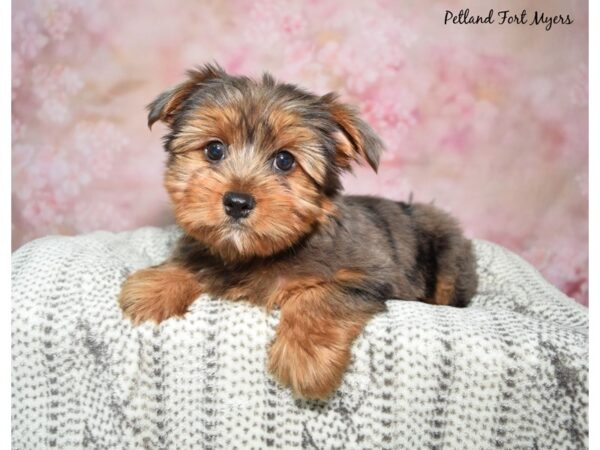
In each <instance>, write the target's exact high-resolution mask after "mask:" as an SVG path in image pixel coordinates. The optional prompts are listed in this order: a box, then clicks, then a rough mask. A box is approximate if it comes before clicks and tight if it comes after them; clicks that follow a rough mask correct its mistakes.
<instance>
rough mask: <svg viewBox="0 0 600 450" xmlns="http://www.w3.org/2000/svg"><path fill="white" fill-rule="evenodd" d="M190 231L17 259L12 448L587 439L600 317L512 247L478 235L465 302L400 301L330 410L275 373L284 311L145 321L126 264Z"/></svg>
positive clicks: (33, 250) (28, 253)
mask: <svg viewBox="0 0 600 450" xmlns="http://www.w3.org/2000/svg"><path fill="white" fill-rule="evenodd" d="M179 233H180V231H179V230H178V229H177V228H175V227H169V228H164V229H160V228H142V229H139V230H136V231H132V232H125V233H116V234H113V233H108V232H97V233H93V234H89V235H85V236H77V237H56V236H54V237H47V238H44V239H39V240H36V241H33V242H31V243H29V244H27V245H25V246H24V247H22V248H20V249H19V250H18V251H17V252H15V253H14V254H13V263H12V363H13V364H12V442H13V448H14V449H34V448H48V447H55V448H61V449H69V448H85V447H93V448H103V449H133V448H148V449H154V448H156V449H187V448H211V449H212V448H214V449H217V448H219V449H235V448H240V449H251V448H268V447H270V448H275V449H292V448H308V449H354V448H365V449H375V448H377V449H398V448H408V449H421V448H442V447H443V448H445V449H448V448H449V449H453V448H455V449H471V448H472V449H486V448H496V447H498V448H511V449H512V448H544V449H571V448H573V449H575V448H585V447H587V435H588V424H587V418H588V313H587V309H586V308H585V307H583V306H580V305H578V304H577V303H575V302H574V301H573V300H571V299H569V298H568V297H566V296H565V295H563V294H562V293H561V292H559V291H558V290H557V289H555V288H554V287H552V286H551V285H550V284H548V283H547V282H546V281H545V280H544V279H543V278H542V277H541V276H540V275H539V273H538V272H537V271H536V270H535V269H534V268H532V267H531V266H530V265H529V264H527V263H526V262H524V261H523V260H522V259H520V258H519V257H518V256H516V255H514V254H512V253H510V252H509V251H507V250H505V249H503V248H501V247H499V246H497V245H494V244H491V243H489V242H484V241H476V242H475V249H476V253H477V264H478V273H479V290H478V294H477V296H476V297H475V298H474V299H473V301H472V303H471V305H470V306H469V307H467V308H464V309H459V308H452V307H445V306H432V305H427V304H423V303H418V302H414V301H400V300H389V301H388V302H387V305H388V308H389V311H388V312H386V313H384V314H381V315H379V316H377V317H375V318H374V319H373V320H372V321H371V322H370V323H369V324H368V326H367V327H366V329H365V331H364V333H363V335H362V336H360V337H359V338H358V339H357V341H356V342H355V344H354V347H353V352H352V353H353V357H352V362H351V365H350V367H349V369H348V371H347V373H346V375H345V377H344V381H343V383H342V386H341V387H340V389H339V390H338V391H337V392H336V393H335V394H334V396H333V397H332V398H331V399H330V400H329V401H328V402H318V401H304V400H298V399H294V397H293V396H292V394H291V392H290V391H289V390H287V389H285V388H282V387H280V386H278V385H277V383H276V382H275V381H274V380H273V379H272V378H271V377H270V375H269V374H268V373H267V371H266V348H267V345H268V343H269V341H270V340H271V339H272V337H273V336H274V330H275V327H276V325H277V322H278V315H277V312H276V311H275V312H273V313H271V314H267V313H265V312H264V311H263V310H261V309H260V308H258V307H254V306H251V305H249V304H246V303H244V302H229V301H224V300H219V299H213V298H209V297H206V296H203V297H200V298H199V299H198V300H197V301H196V302H195V303H194V304H193V306H192V308H191V310H190V312H189V313H188V314H187V315H186V317H185V318H183V319H169V320H167V321H165V322H163V323H162V324H161V325H160V326H155V325H153V324H150V323H145V324H143V325H141V326H139V327H132V325H131V324H130V322H129V321H128V320H126V319H124V318H123V316H122V313H121V311H120V309H119V306H118V305H117V295H118V293H119V289H120V285H121V283H122V281H123V280H124V279H125V277H126V276H127V274H128V273H130V272H131V271H133V270H137V269H140V268H143V267H147V266H151V265H155V264H158V263H160V262H162V261H163V260H164V259H165V258H166V257H167V255H168V254H169V251H170V249H171V248H172V247H173V245H174V243H175V240H176V239H177V237H178V236H179Z"/></svg>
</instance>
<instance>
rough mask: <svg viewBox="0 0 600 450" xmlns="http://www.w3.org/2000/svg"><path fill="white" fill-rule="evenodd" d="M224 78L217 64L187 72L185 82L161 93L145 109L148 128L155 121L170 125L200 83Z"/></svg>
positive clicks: (222, 71)
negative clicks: (146, 110)
mask: <svg viewBox="0 0 600 450" xmlns="http://www.w3.org/2000/svg"><path fill="white" fill-rule="evenodd" d="M224 76H227V74H226V73H225V71H224V70H223V69H222V68H221V67H220V66H219V65H218V64H206V65H204V66H201V67H197V68H195V69H192V70H188V71H187V77H188V79H187V80H186V81H184V82H183V83H181V84H178V85H177V86H175V87H174V88H172V89H169V90H168V91H165V92H163V93H162V94H160V95H159V96H158V97H157V98H156V99H155V100H154V101H153V102H152V103H150V104H149V105H148V106H147V107H146V108H147V109H148V111H149V112H148V127H150V128H152V125H153V124H154V122H156V121H157V120H162V121H163V122H166V123H168V124H169V125H171V124H172V123H173V121H174V119H175V115H176V112H177V110H178V109H179V107H180V106H181V105H182V104H183V102H184V101H185V100H186V99H187V98H188V97H189V96H190V95H191V94H192V93H193V92H195V91H196V89H197V88H198V87H199V86H200V85H201V84H202V83H205V82H206V81H208V80H211V79H215V78H222V77H224Z"/></svg>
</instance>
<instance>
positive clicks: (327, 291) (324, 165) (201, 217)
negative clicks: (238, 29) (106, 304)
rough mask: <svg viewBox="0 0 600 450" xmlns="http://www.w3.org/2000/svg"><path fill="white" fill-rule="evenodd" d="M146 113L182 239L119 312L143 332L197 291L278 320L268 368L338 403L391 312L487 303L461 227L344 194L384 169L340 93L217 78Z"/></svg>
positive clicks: (438, 214) (215, 74)
mask: <svg viewBox="0 0 600 450" xmlns="http://www.w3.org/2000/svg"><path fill="white" fill-rule="evenodd" d="M148 108H149V115H148V125H149V126H150V127H151V126H152V124H154V123H155V122H156V121H158V120H161V121H163V122H165V123H166V124H167V125H168V127H169V129H170V132H169V133H168V134H167V135H166V136H165V138H164V145H165V149H166V151H167V152H168V162H167V168H166V174H165V179H164V180H165V187H166V189H167V191H168V193H169V195H170V197H171V199H172V201H173V205H174V211H175V217H176V220H177V223H178V224H179V225H180V226H181V228H182V229H183V230H184V231H185V235H184V236H183V237H182V238H181V239H180V241H179V243H178V244H177V246H176V249H175V250H174V252H173V254H172V255H171V257H170V258H169V259H168V260H167V261H165V262H164V263H163V264H161V265H159V266H156V267H152V268H149V269H144V270H140V271H138V272H135V273H133V274H132V275H131V276H129V278H128V279H127V280H126V281H125V283H124V285H123V287H122V292H121V294H120V297H119V303H120V305H121V307H122V309H123V311H124V313H125V315H126V316H128V317H129V318H130V319H131V320H132V321H133V322H134V323H135V324H138V323H140V322H142V321H146V320H151V321H154V322H157V323H159V322H161V321H163V320H165V319H168V318H169V317H172V316H181V315H183V314H185V312H186V311H187V310H188V307H189V306H190V305H191V304H192V303H193V302H194V300H195V299H196V298H198V296H199V295H200V294H210V295H212V296H215V297H223V298H226V299H230V300H246V301H249V302H251V303H253V304H255V305H259V306H263V307H266V308H267V309H270V308H279V309H280V312H281V315H280V322H279V326H278V329H277V332H276V337H275V339H274V340H273V342H272V343H271V345H270V348H269V350H268V352H269V353H268V369H269V371H270V372H271V373H272V374H273V375H274V377H275V378H276V379H277V380H279V382H280V383H282V384H283V385H286V386H289V387H291V388H292V390H293V392H294V393H295V394H296V395H297V396H298V397H303V398H316V399H326V398H327V397H329V396H330V395H331V394H332V392H334V391H335V389H336V388H337V387H338V386H339V384H340V382H341V380H342V376H343V374H344V371H345V369H346V367H347V366H348V363H349V361H350V356H351V352H350V350H351V345H352V342H353V341H354V340H355V339H356V337H357V336H358V335H359V334H360V332H361V330H362V329H363V328H364V327H365V324H366V323H367V322H368V321H369V319H370V318H371V317H373V315H374V314H377V313H380V312H382V311H385V309H386V306H385V300H386V299H390V298H397V299H405V300H418V301H421V302H426V303H431V304H437V305H448V306H465V305H466V304H467V303H468V302H469V300H470V299H471V297H472V296H473V295H474V293H475V290H476V286H477V276H476V273H475V260H474V257H473V251H472V248H471V243H470V241H468V240H467V239H465V238H464V237H463V235H462V233H461V230H460V228H459V226H458V224H457V223H456V221H455V220H454V219H452V218H451V217H450V216H448V215H447V214H446V213H444V212H442V211H440V210H438V209H436V208H434V207H433V206H431V205H427V204H411V203H410V202H409V203H404V202H395V201H391V200H384V199H381V198H375V197H363V196H342V195H341V194H340V191H341V189H342V186H341V183H340V174H341V173H342V172H344V171H347V170H350V168H351V163H352V162H353V161H357V160H363V161H365V162H366V163H368V164H369V165H370V166H371V167H372V168H373V169H374V170H377V167H378V164H379V157H380V153H381V152H382V150H383V145H382V142H381V140H380V139H379V138H378V137H377V136H376V135H375V133H374V132H373V130H372V129H371V128H370V127H369V126H368V125H367V124H366V123H365V122H364V121H363V120H361V119H360V118H359V117H358V116H357V114H356V112H355V111H354V110H353V109H352V108H350V107H349V106H347V105H345V104H343V103H341V102H340V101H339V100H338V98H337V97H336V96H335V95H334V94H327V95H324V96H317V95H313V94H311V93H309V92H306V91H304V90H302V89H300V88H298V87H296V86H294V85H291V84H284V83H279V82H276V81H275V80H274V79H273V78H272V77H271V76H270V75H268V74H265V75H264V76H263V77H262V79H261V80H252V79H250V78H247V77H242V76H232V75H228V74H227V73H225V72H224V71H223V69H221V68H220V67H218V66H216V65H206V66H203V67H200V68H198V69H196V70H192V71H190V72H188V78H187V80H186V81H184V82H183V83H182V84H180V85H178V86H176V87H174V88H173V89H171V90H169V91H167V92H164V93H163V94H161V95H160V96H159V97H158V98H157V99H156V100H154V102H152V103H151V104H150V105H149V106H148Z"/></svg>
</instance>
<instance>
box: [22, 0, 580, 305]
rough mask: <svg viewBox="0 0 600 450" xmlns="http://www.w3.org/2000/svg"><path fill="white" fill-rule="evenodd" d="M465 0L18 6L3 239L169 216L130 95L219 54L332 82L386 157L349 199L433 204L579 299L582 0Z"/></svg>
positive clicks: (155, 154)
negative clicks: (463, 16)
mask: <svg viewBox="0 0 600 450" xmlns="http://www.w3.org/2000/svg"><path fill="white" fill-rule="evenodd" d="M465 3H466V2H458V1H455V0H447V1H431V2H418V1H416V0H414V1H395V0H377V1H372V2H365V1H360V0H345V1H343V2H342V1H336V0H306V1H295V2H290V1H273V0H233V1H217V0H203V1H192V0H187V1H186V0H174V1H151V0H129V1H127V2H123V1H117V0H102V1H100V0H29V1H25V0H18V1H13V3H12V7H13V12H12V14H13V16H12V33H13V42H12V48H13V53H12V108H13V118H12V142H13V147H12V177H13V179H12V186H13V194H12V207H13V211H12V230H13V248H15V249H16V248H17V247H19V246H20V245H22V244H23V243H25V242H26V241H29V240H31V239H34V238H36V237H39V236H44V235H47V234H56V233H60V234H76V233H84V232H88V231H92V230H98V229H105V230H115V231H118V230H126V229H131V228H135V227H140V226H144V225H163V224H167V223H170V222H171V221H172V218H171V212H170V207H169V203H168V201H167V197H166V195H165V193H164V192H163V188H162V169H163V166H164V160H165V154H164V151H163V150H162V148H161V141H160V136H161V134H162V133H163V132H164V128H162V129H161V127H160V126H157V127H155V128H154V129H153V131H152V132H150V131H149V130H148V128H147V126H146V112H145V110H144V106H145V105H146V104H147V103H149V102H150V101H151V100H152V99H153V98H154V97H155V96H156V95H157V94H158V93H160V92H162V91H163V90H165V89H166V88H167V87H169V86H171V85H172V84H174V83H176V82H178V81H179V80H180V79H181V77H182V75H183V72H184V70H185V69H186V68H189V67H191V66H193V65H196V64H199V63H204V62H207V61H217V62H219V63H220V64H221V65H223V66H224V67H225V68H226V69H227V70H228V71H230V72H233V73H243V74H249V75H258V74H260V73H261V72H262V71H263V70H268V71H271V72H272V73H273V74H274V75H275V76H276V77H278V78H280V79H283V80H286V81H290V82H295V83H300V84H302V85H304V86H305V87H307V88H309V89H311V90H313V91H316V92H317V93H320V94H324V93H326V92H328V91H332V90H335V91H338V92H339V93H340V94H341V95H342V97H343V98H344V99H345V100H346V101H349V102H352V103H355V104H357V105H358V106H359V107H360V109H361V110H362V112H363V114H364V116H365V118H366V119H367V120H368V121H369V122H370V123H371V124H372V125H373V126H374V128H375V129H376V130H377V131H378V132H379V133H380V134H381V136H382V137H383V139H384V140H385V142H386V144H387V148H388V151H387V153H386V154H385V157H384V159H383V162H382V165H381V168H380V172H379V174H378V175H375V174H374V173H372V172H370V171H369V170H367V168H364V167H361V168H357V170H356V171H355V174H354V175H349V176H347V177H346V179H345V186H346V189H347V191H349V192H352V193H371V194H381V195H386V196H388V197H391V198H394V199H399V200H400V199H407V198H408V196H409V195H410V193H411V192H412V193H413V196H414V199H415V201H425V202H429V201H434V202H435V203H436V204H437V205H439V206H442V207H443V208H445V209H447V210H448V211H450V212H452V213H453V214H454V215H456V216H457V217H459V218H460V220H461V221H462V223H463V224H464V226H465V228H466V230H467V233H468V234H469V235H470V236H472V237H477V238H482V239H488V240H492V241H495V242H497V243H500V244H502V245H504V246H506V247H508V248H510V249H511V250H513V251H515V252H517V253H518V254H520V255H521V256H523V257H524V258H525V259H527V260H528V261H530V262H531V263H533V264H534V265H535V266H536V267H537V268H538V269H539V270H540V271H541V272H542V273H543V274H544V275H545V276H546V278H548V279H549V280H550V281H551V282H552V283H554V284H555V285H556V286H558V287H559V288H560V289H562V290H563V291H564V292H566V293H567V294H568V295H570V296H572V297H574V298H576V299H577V300H578V301H579V302H581V303H583V304H587V303H588V219H587V217H588V190H587V186H588V175H587V174H588V138H587V136H588V66H587V61H588V55H587V31H588V11H587V2H584V1H560V0H550V1H546V2H535V1H522V0H521V1H509V2H506V1H505V2H491V1H481V2H477V3H475V2H471V5H472V6H471V7H470V9H471V14H476V13H479V14H487V12H488V11H489V9H490V8H494V10H495V11H497V10H498V9H510V10H511V12H513V13H517V14H520V12H521V10H523V9H527V10H528V13H529V15H530V16H531V15H533V12H534V11H535V10H536V9H538V10H540V11H544V12H545V13H546V14H563V16H564V15H566V14H569V15H570V17H571V18H572V19H573V21H574V23H573V24H571V25H560V24H557V25H554V26H553V27H552V28H551V30H550V31H546V30H545V29H544V27H543V26H529V25H516V24H511V25H508V24H505V25H502V26H501V25H498V24H497V23H496V24H491V25H458V24H456V25H444V23H443V19H444V14H445V11H446V10H452V11H454V12H458V10H460V9H461V8H465V7H466V6H468V5H465Z"/></svg>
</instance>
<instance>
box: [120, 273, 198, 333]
mask: <svg viewBox="0 0 600 450" xmlns="http://www.w3.org/2000/svg"><path fill="white" fill-rule="evenodd" d="M202 291H203V289H202V287H201V285H200V282H199V281H198V279H197V277H196V276H195V275H194V274H193V273H192V272H190V271H189V270H188V269H187V268H185V267H184V266H183V265H181V264H179V263H176V262H166V263H163V264H161V265H159V266H156V267H151V268H148V269H142V270H138V271H137V272H135V273H133V274H132V275H130V276H129V278H127V280H125V282H124V283H123V286H122V288H121V294H120V295H119V305H120V306H121V308H122V309H123V312H124V313H125V315H126V316H127V317H129V318H130V319H131V321H132V322H133V323H134V324H136V325H137V324H139V323H140V322H144V321H146V320H151V321H154V322H156V323H160V322H162V321H163V320H165V319H168V318H169V317H172V316H182V315H183V314H185V313H186V312H187V309H188V307H189V306H190V305H191V304H192V303H193V302H194V300H196V298H198V296H199V295H200V294H201V293H202Z"/></svg>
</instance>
